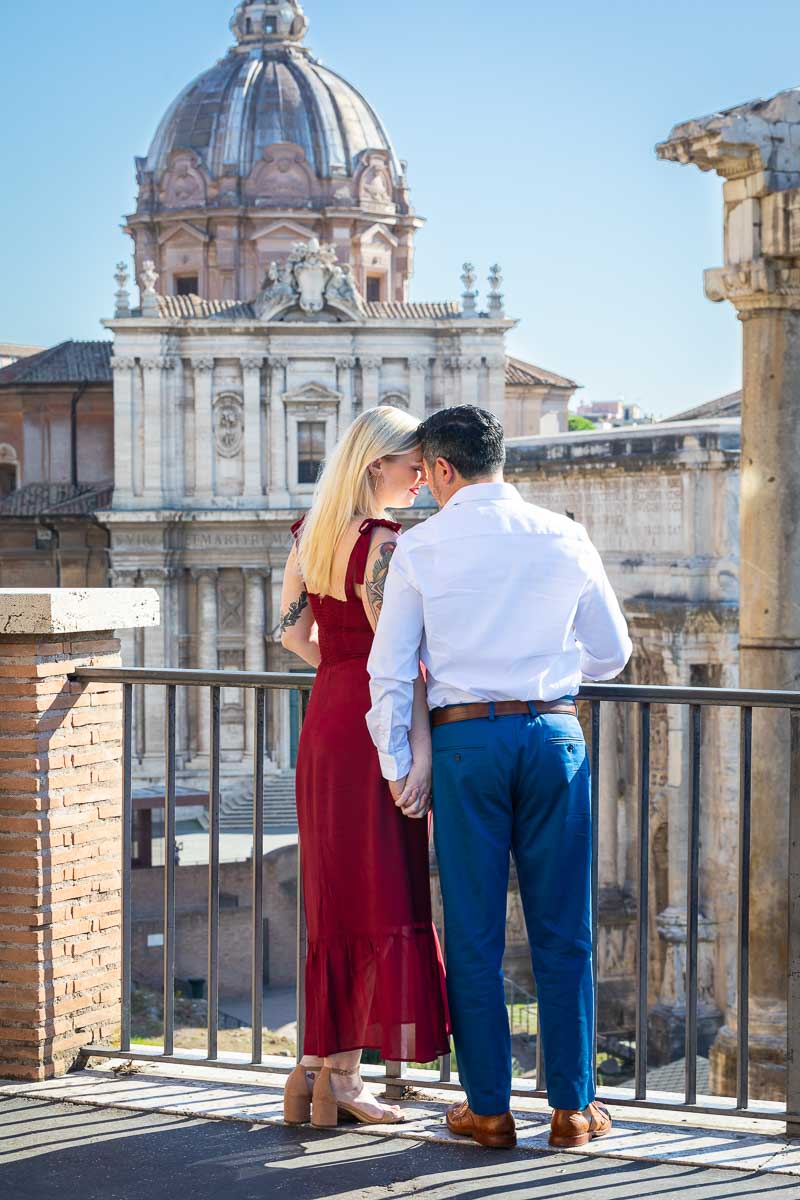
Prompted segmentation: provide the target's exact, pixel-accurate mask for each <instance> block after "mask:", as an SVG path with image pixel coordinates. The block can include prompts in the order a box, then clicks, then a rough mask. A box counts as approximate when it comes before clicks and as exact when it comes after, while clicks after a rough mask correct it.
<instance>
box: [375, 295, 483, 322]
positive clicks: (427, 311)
mask: <svg viewBox="0 0 800 1200" xmlns="http://www.w3.org/2000/svg"><path fill="white" fill-rule="evenodd" d="M364 311H365V313H366V315H367V316H368V317H373V318H377V319H378V320H385V319H386V318H387V317H389V318H391V319H394V320H401V321H402V320H406V321H447V320H451V319H452V318H453V317H460V316H461V309H460V308H459V306H458V305H457V304H456V303H454V302H453V301H452V300H446V301H444V303H442V304H428V303H425V302H423V301H421V302H418V303H410V302H409V303H401V302H400V301H395V300H380V301H378V300H370V301H367V302H366V303H365V304H364Z"/></svg>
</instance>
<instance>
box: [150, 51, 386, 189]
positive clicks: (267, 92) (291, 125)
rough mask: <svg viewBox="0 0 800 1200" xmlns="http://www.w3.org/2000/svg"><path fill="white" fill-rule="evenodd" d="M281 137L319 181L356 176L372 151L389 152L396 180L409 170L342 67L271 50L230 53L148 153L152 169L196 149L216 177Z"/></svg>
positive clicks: (176, 106) (246, 164) (193, 87)
mask: <svg viewBox="0 0 800 1200" xmlns="http://www.w3.org/2000/svg"><path fill="white" fill-rule="evenodd" d="M276 142H292V143H294V144H296V145H299V146H300V147H302V149H303V151H304V153H305V155H306V159H307V161H308V163H309V165H310V166H311V168H312V170H313V171H314V172H315V174H316V175H317V177H318V178H320V179H327V178H330V177H331V175H332V173H333V168H334V167H338V168H340V169H343V170H344V171H345V172H346V173H347V174H348V175H351V176H352V174H353V172H354V171H355V169H356V166H357V164H358V161H359V158H360V157H361V156H362V155H363V153H364V152H365V151H367V150H385V151H387V152H388V154H389V156H390V159H391V163H392V168H393V173H394V175H395V180H397V179H398V178H399V177H400V176H401V174H402V170H401V167H400V163H399V161H398V159H397V155H396V153H395V151H394V147H393V146H392V142H391V139H390V138H389V135H388V133H387V132H386V129H385V127H384V125H383V122H382V121H381V119H380V117H379V116H378V115H377V113H376V112H375V110H374V109H373V108H372V106H371V105H370V104H369V103H368V102H367V101H366V99H365V98H364V97H363V96H362V95H361V93H360V92H359V91H358V90H357V89H356V88H354V87H353V86H352V84H350V83H348V82H347V80H345V79H343V78H342V76H341V75H338V74H337V73H336V72H335V71H331V70H329V69H328V68H327V67H323V66H321V64H320V63H318V62H317V61H316V60H315V59H313V58H312V57H311V56H310V55H308V54H307V53H306V52H302V53H301V52H298V51H297V50H296V49H287V48H286V47H279V46H278V47H274V48H271V47H267V48H266V49H261V50H259V51H258V52H255V53H253V54H242V52H241V50H232V51H230V52H229V53H228V54H227V55H226V56H225V58H223V59H221V60H220V61H219V62H217V63H216V64H215V65H214V66H213V67H211V68H210V69H209V70H207V71H205V72H203V73H202V74H201V75H198V76H197V78H196V79H194V80H193V81H192V82H191V83H190V84H188V85H187V86H186V87H185V88H184V89H183V90H182V91H181V92H180V93H179V95H178V96H177V98H176V99H175V100H174V101H173V102H172V104H171V105H170V107H169V108H168V109H167V111H166V113H165V114H164V117H163V118H162V120H161V122H160V124H159V126H158V129H157V130H156V134H155V137H154V138H153V141H152V143H151V145H150V149H149V151H148V154H147V169H148V170H149V171H153V172H159V171H163V170H165V169H166V167H167V166H168V163H169V157H170V155H171V154H172V152H173V151H175V150H191V151H194V153H196V154H197V155H198V156H199V157H200V158H201V160H202V161H203V163H204V165H205V166H206V169H207V170H208V171H209V172H210V174H211V175H212V176H214V177H216V178H219V177H220V176H221V175H222V172H223V168H224V166H225V165H226V164H229V163H236V164H237V165H238V171H239V174H240V176H242V177H246V176H247V175H249V174H250V172H251V171H252V169H253V167H254V166H255V164H256V162H258V160H259V159H260V158H261V157H262V155H263V153H264V151H265V150H266V149H267V148H268V147H269V146H270V145H273V144H274V143H276Z"/></svg>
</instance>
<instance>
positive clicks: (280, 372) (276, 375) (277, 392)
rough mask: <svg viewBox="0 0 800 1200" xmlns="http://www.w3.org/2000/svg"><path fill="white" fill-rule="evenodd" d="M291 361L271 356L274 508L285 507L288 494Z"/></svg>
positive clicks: (272, 487) (271, 446)
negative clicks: (287, 403)
mask: <svg viewBox="0 0 800 1200" xmlns="http://www.w3.org/2000/svg"><path fill="white" fill-rule="evenodd" d="M288 365H289V360H288V358H285V357H283V356H281V355H270V358H269V366H270V388H269V454H270V458H269V462H270V472H269V494H270V500H271V502H272V504H273V506H274V507H276V508H281V507H286V506H287V505H288V503H289V490H288V485H287V471H286V406H285V404H284V400H283V395H284V392H285V391H286V369H287V367H288Z"/></svg>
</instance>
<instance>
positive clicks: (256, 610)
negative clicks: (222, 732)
mask: <svg viewBox="0 0 800 1200" xmlns="http://www.w3.org/2000/svg"><path fill="white" fill-rule="evenodd" d="M243 575H244V637H245V641H244V669H245V670H246V671H265V670H266V645H265V642H264V638H265V635H266V597H265V595H264V575H265V570H264V568H263V567H245V568H244V570H243ZM244 695H245V729H244V744H245V749H246V751H247V753H248V754H252V751H253V744H254V743H253V732H254V731H253V720H254V714H255V692H254V691H253V689H252V688H245V694H244Z"/></svg>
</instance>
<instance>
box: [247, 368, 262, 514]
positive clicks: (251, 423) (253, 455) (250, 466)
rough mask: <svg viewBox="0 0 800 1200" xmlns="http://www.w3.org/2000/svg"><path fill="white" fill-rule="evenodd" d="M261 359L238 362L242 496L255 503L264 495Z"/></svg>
mask: <svg viewBox="0 0 800 1200" xmlns="http://www.w3.org/2000/svg"><path fill="white" fill-rule="evenodd" d="M263 362H264V359H263V358H262V357H261V356H258V357H247V358H243V359H242V374H243V377H244V494H245V496H247V497H248V499H253V500H256V501H258V502H260V501H261V497H262V496H263V494H264V477H263V476H264V472H263V459H264V455H263V441H264V439H263V433H262V422H261V367H262V365H263Z"/></svg>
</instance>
